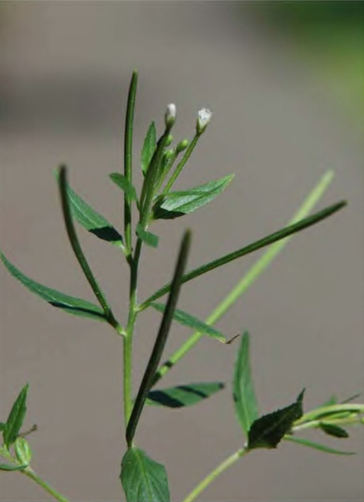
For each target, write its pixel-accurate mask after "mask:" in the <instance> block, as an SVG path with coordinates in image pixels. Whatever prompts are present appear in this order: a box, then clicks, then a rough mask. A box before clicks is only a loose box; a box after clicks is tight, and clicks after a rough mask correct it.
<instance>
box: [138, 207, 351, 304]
mask: <svg viewBox="0 0 364 502" xmlns="http://www.w3.org/2000/svg"><path fill="white" fill-rule="evenodd" d="M344 206H346V202H345V201H343V202H338V203H337V204H334V205H333V206H330V207H328V208H326V209H323V210H322V211H319V212H317V213H315V214H313V215H312V216H308V217H307V218H304V219H303V220H301V221H299V222H297V223H294V224H292V225H289V226H288V227H286V228H284V229H282V230H279V231H278V232H274V233H273V234H271V235H268V236H267V237H264V238H263V239H260V240H258V241H256V242H254V243H252V244H249V245H248V246H245V247H243V248H241V249H238V250H237V251H234V252H233V253H230V254H227V255H225V256H222V257H221V258H218V259H217V260H213V261H211V262H209V263H206V264H205V265H202V266H201V267H198V268H195V269H194V270H191V272H188V274H185V275H184V276H183V278H182V282H183V283H185V282H188V281H192V279H195V278H196V277H199V276H200V275H203V274H206V273H207V272H210V271H211V270H214V269H215V268H218V267H221V266H222V265H226V264H227V263H229V262H231V261H233V260H236V259H237V258H240V257H242V256H245V255H247V254H249V253H252V252H253V251H257V250H258V249H261V248H263V247H265V246H268V245H270V244H273V243H274V242H277V241H279V240H281V239H284V238H286V237H288V236H289V235H292V234H294V233H296V232H300V231H301V230H303V229H304V228H307V227H309V226H311V225H314V224H315V223H318V222H319V221H321V220H323V219H324V218H327V217H328V216H330V215H332V214H333V213H335V212H336V211H338V210H339V209H341V208H343V207H344ZM170 287H171V285H170V284H165V285H164V286H163V287H161V288H160V289H158V291H156V292H155V293H153V295H152V296H150V297H149V298H148V299H147V300H145V302H143V304H142V308H146V307H147V306H148V305H149V304H150V303H151V302H152V301H154V300H156V299H157V298H160V297H161V296H163V295H164V294H166V293H168V291H169V290H170Z"/></svg>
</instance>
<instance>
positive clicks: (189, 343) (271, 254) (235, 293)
mask: <svg viewBox="0 0 364 502" xmlns="http://www.w3.org/2000/svg"><path fill="white" fill-rule="evenodd" d="M333 176H334V173H333V172H332V171H328V172H327V173H326V174H325V175H324V176H323V177H322V179H321V180H320V182H319V183H318V184H317V185H316V187H315V188H314V189H313V191H312V192H311V193H310V194H309V196H308V197H307V198H306V200H305V201H304V203H303V205H302V206H301V207H300V209H299V210H298V212H297V213H296V214H295V215H294V216H293V218H292V220H291V221H290V224H295V223H296V222H298V221H299V220H301V219H302V218H304V217H305V216H307V215H308V214H309V213H310V211H311V210H312V209H313V207H314V206H315V205H316V204H317V202H318V201H319V200H320V198H321V197H322V195H323V194H324V192H325V191H326V189H327V187H328V186H329V184H330V183H331V181H332V179H333ZM291 238H292V237H291V236H289V237H286V238H285V239H282V240H280V241H278V242H275V243H274V244H272V245H271V246H270V247H269V248H268V249H267V251H266V252H265V253H264V254H263V255H262V256H261V257H260V258H259V259H258V260H257V261H256V262H255V263H254V264H253V266H252V267H251V268H250V269H249V270H248V272H247V273H246V274H245V276H243V278H242V279H241V280H240V281H239V282H238V283H237V285H236V286H235V287H234V288H233V289H232V290H231V291H230V293H229V294H228V295H227V296H226V297H225V298H224V299H223V300H222V301H221V303H219V304H218V305H217V307H216V308H215V309H214V311H213V312H212V313H211V314H210V315H209V317H208V318H207V319H206V321H205V322H206V324H211V325H212V324H214V323H215V322H217V321H218V320H219V319H220V318H221V317H222V316H223V315H224V314H225V313H226V312H227V311H228V310H229V308H230V307H231V306H232V305H233V304H234V303H235V302H236V301H237V300H238V298H239V297H240V296H241V295H242V294H243V293H245V291H247V289H248V288H249V287H250V286H251V285H252V284H253V283H254V282H255V281H256V279H257V278H258V277H259V276H260V274H261V273H262V272H263V271H264V270H265V269H266V268H267V267H268V265H269V264H270V263H271V262H272V261H273V259H274V258H275V257H276V256H277V255H278V254H279V252H280V251H282V249H283V248H284V247H285V246H286V244H287V243H288V242H289V240H290V239H291ZM153 296H154V295H153ZM153 296H152V297H151V299H153ZM149 300H150V299H148V300H146V301H145V302H144V304H142V305H141V308H143V306H144V305H146V304H147V303H148V302H149ZM202 336H203V334H202V333H199V332H195V333H194V334H193V335H192V336H191V337H190V338H188V339H187V340H186V341H185V342H184V343H183V344H182V345H181V347H180V348H179V349H177V350H176V352H174V354H173V355H172V356H171V357H170V358H169V359H168V361H167V362H165V363H164V364H163V365H162V366H161V367H160V369H159V370H158V372H157V374H156V378H155V383H156V382H157V381H158V380H159V379H160V378H162V377H163V376H164V375H165V374H166V373H167V372H168V371H169V370H170V369H171V368H172V367H173V366H174V365H175V364H176V363H177V362H178V361H179V360H180V359H182V357H184V356H185V355H186V354H187V352H189V351H190V350H191V349H192V347H194V345H196V343H197V342H198V341H199V340H200V338H201V337H202Z"/></svg>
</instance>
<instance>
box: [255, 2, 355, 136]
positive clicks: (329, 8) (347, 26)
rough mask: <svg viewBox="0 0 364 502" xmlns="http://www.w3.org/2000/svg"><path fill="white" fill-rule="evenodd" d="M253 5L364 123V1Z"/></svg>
mask: <svg viewBox="0 0 364 502" xmlns="http://www.w3.org/2000/svg"><path fill="white" fill-rule="evenodd" d="M254 4H255V5H254ZM251 7H252V11H253V12H254V13H255V14H256V15H258V16H259V17H260V18H261V19H263V20H264V21H265V22H267V23H268V25H269V26H270V28H271V29H274V30H275V31H276V32H277V36H278V34H279V36H284V37H288V38H289V40H290V41H291V42H292V44H293V46H294V48H295V49H296V50H297V51H298V53H299V54H301V56H302V59H303V60H304V64H305V65H306V66H307V67H308V69H309V70H311V71H312V72H314V73H315V75H316V77H317V78H319V79H320V80H321V81H322V82H323V83H324V85H325V86H326V87H327V91H328V95H331V96H333V98H334V99H336V100H337V101H338V102H339V103H340V104H341V106H343V107H345V108H346V110H347V111H349V113H350V114H352V117H353V118H354V119H355V120H356V121H357V120H358V121H359V122H360V125H361V127H363V128H364V100H363V88H364V3H363V2H361V1H353V2H351V1H349V2H348V1H328V2H312V1H303V2H301V1H287V2H283V1H278V2H264V3H260V2H257V3H255V2H253V3H252V4H251Z"/></svg>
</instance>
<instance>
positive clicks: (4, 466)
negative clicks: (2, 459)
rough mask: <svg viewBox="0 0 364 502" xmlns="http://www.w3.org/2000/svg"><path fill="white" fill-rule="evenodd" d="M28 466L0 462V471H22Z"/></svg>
mask: <svg viewBox="0 0 364 502" xmlns="http://www.w3.org/2000/svg"><path fill="white" fill-rule="evenodd" d="M26 467H28V466H27V465H26V464H25V465H9V464H0V471H9V472H10V471H22V470H23V469H25V468H26Z"/></svg>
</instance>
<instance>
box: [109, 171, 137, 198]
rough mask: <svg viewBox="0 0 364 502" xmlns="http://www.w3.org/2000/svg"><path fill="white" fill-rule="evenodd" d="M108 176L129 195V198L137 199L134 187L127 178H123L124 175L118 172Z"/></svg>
mask: <svg viewBox="0 0 364 502" xmlns="http://www.w3.org/2000/svg"><path fill="white" fill-rule="evenodd" d="M110 178H111V180H112V181H113V182H114V183H115V185H117V186H118V187H119V188H121V189H122V190H123V191H124V192H125V193H126V194H127V195H128V196H129V198H130V200H135V201H136V200H138V196H137V193H136V190H135V187H134V186H133V185H132V184H131V183H130V181H129V180H128V179H127V178H125V176H123V175H122V174H120V173H111V174H110Z"/></svg>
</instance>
